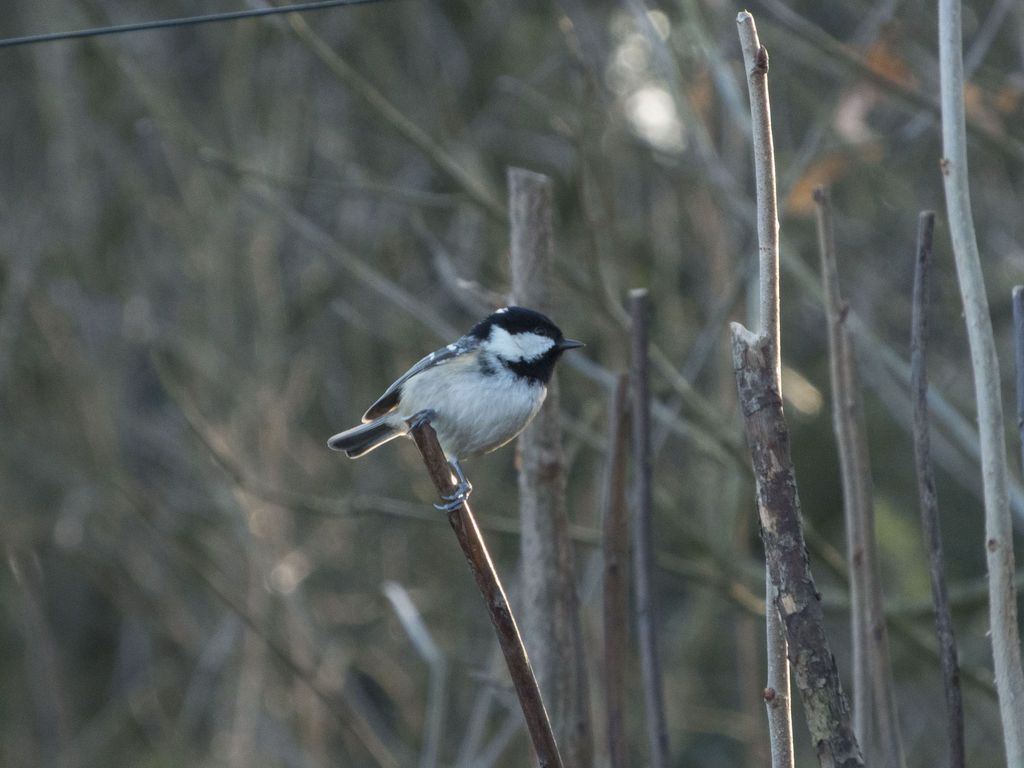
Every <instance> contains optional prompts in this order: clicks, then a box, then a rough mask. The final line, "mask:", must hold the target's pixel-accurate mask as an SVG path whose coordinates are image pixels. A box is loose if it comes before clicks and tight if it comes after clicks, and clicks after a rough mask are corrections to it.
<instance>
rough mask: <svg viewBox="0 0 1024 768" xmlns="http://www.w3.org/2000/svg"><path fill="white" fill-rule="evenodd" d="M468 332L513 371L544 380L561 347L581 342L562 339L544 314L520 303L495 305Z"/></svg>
mask: <svg viewBox="0 0 1024 768" xmlns="http://www.w3.org/2000/svg"><path fill="white" fill-rule="evenodd" d="M469 333H470V335H471V336H475V337H476V338H477V339H479V340H480V344H481V346H482V347H483V349H484V350H485V351H486V352H488V353H490V354H491V355H493V356H494V357H495V358H497V360H498V361H499V362H500V363H501V364H502V365H504V366H505V367H507V368H509V369H510V370H511V371H513V372H514V373H516V374H517V375H519V376H522V377H524V378H530V379H536V380H538V381H541V382H545V383H546V382H547V381H548V379H550V378H551V372H552V371H553V370H554V367H555V363H556V362H558V358H559V357H561V356H562V353H563V352H565V350H567V349H573V348H575V347H582V346H583V343H582V342H579V341H573V340H572V339H566V338H565V337H564V336H563V335H562V332H561V331H560V330H559V329H558V326H557V325H555V324H554V323H553V322H551V320H550V319H548V318H547V317H546V316H545V315H542V314H541V313H540V312H535V311H533V310H532V309H525V308H523V307H505V308H504V309H499V310H498V311H497V312H495V313H494V314H492V315H490V316H488V317H487V318H485V319H484V320H481V321H480V322H479V323H477V324H476V325H475V326H474V327H473V330H471V331H470V332H469Z"/></svg>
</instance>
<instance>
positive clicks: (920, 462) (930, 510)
mask: <svg viewBox="0 0 1024 768" xmlns="http://www.w3.org/2000/svg"><path fill="white" fill-rule="evenodd" d="M934 228H935V213H934V212H933V211H923V212H922V213H921V215H920V216H919V217H918V220H917V253H916V257H915V259H914V301H913V309H912V313H913V314H912V318H911V326H910V387H911V398H912V400H913V404H914V460H915V467H916V475H917V493H918V496H919V497H920V502H921V526H922V528H923V529H924V538H925V545H926V546H927V547H928V562H929V566H930V568H929V572H930V574H931V585H932V604H933V606H934V611H935V635H936V637H937V639H938V643H939V656H940V659H941V664H942V683H943V688H944V690H945V694H946V738H947V739H948V741H949V766H950V768H963V766H964V760H965V757H964V705H963V699H962V697H961V694H960V666H959V662H958V661H957V654H956V636H955V635H954V633H953V617H952V615H951V612H950V607H949V594H948V592H947V590H946V566H945V563H944V559H943V554H942V529H941V527H940V525H939V502H938V496H937V495H936V492H935V473H934V470H933V469H932V460H931V438H930V435H929V428H928V369H927V366H926V358H925V350H926V348H927V344H928V306H929V292H930V285H929V279H928V276H929V266H930V263H931V256H932V233H933V231H934ZM1014 309H1016V305H1015V307H1014ZM1019 338H1020V337H1019V336H1018V339H1019ZM1018 377H1020V371H1019V370H1018ZM1018 380H1019V381H1020V380H1021V379H1020V378H1019V379H1018Z"/></svg>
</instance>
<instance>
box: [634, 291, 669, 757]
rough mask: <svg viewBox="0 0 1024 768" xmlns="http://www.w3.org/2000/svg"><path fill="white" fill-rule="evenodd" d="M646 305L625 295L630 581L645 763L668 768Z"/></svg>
mask: <svg viewBox="0 0 1024 768" xmlns="http://www.w3.org/2000/svg"><path fill="white" fill-rule="evenodd" d="M649 311H650V310H649V303H648V299H647V289H646V288H636V289H634V290H632V291H630V294H629V314H630V318H631V319H632V321H633V334H632V338H631V340H630V348H631V355H630V360H631V364H630V374H629V379H630V394H631V398H632V417H633V466H634V471H635V473H636V474H635V477H634V479H633V482H634V486H633V581H634V587H633V588H634V591H635V594H636V621H637V644H638V646H639V654H640V669H641V673H642V676H643V685H644V713H645V715H646V718H645V719H646V723H647V740H648V744H649V746H650V764H651V765H652V766H653V767H654V768H667V766H668V764H669V762H668V728H667V726H666V723H665V703H664V698H663V695H662V685H661V679H662V678H661V657H660V654H659V653H658V620H657V618H658V617H657V610H656V604H655V602H654V543H653V539H652V532H651V506H652V505H651V499H652V486H651V401H650V371H649V368H648V358H647V326H648V322H649V320H648V314H649Z"/></svg>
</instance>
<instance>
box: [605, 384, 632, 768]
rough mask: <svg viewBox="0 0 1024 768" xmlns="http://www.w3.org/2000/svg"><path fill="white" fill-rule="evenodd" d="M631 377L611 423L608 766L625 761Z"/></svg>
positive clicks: (615, 401)
mask: <svg viewBox="0 0 1024 768" xmlns="http://www.w3.org/2000/svg"><path fill="white" fill-rule="evenodd" d="M628 397H629V382H628V379H627V377H626V376H625V374H623V375H622V376H620V377H619V382H618V384H617V385H616V387H615V392H614V394H613V396H612V402H611V411H610V419H609V422H610V423H609V427H608V449H609V450H608V470H607V480H608V484H607V486H606V487H605V502H604V526H603V528H604V535H603V537H602V541H603V544H602V546H603V550H604V614H603V620H604V698H605V713H606V723H605V728H606V731H607V743H608V767H609V768H624V766H625V765H626V755H627V750H626V722H625V719H626V690H625V680H626V640H627V628H628V626H629V622H628V620H627V616H626V611H627V606H626V602H627V597H628V593H629V587H628V577H627V571H628V567H629V526H628V523H627V517H626V462H627V457H626V440H627V437H628V429H629V425H628V419H629V401H628V399H627V398H628Z"/></svg>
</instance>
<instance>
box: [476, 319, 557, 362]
mask: <svg viewBox="0 0 1024 768" xmlns="http://www.w3.org/2000/svg"><path fill="white" fill-rule="evenodd" d="M488 342H489V343H490V346H491V349H492V350H493V351H494V353H495V354H496V355H497V356H498V357H500V358H502V359H504V360H526V361H528V360H536V359H537V358H539V357H541V356H542V355H544V354H546V353H547V352H550V351H551V348H552V347H554V346H555V340H554V339H552V338H551V337H549V336H541V335H540V334H538V333H517V334H514V335H513V334H511V333H509V332H508V331H506V330H505V329H504V328H499V327H498V326H497V325H494V326H491V335H490V337H489V338H488Z"/></svg>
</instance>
